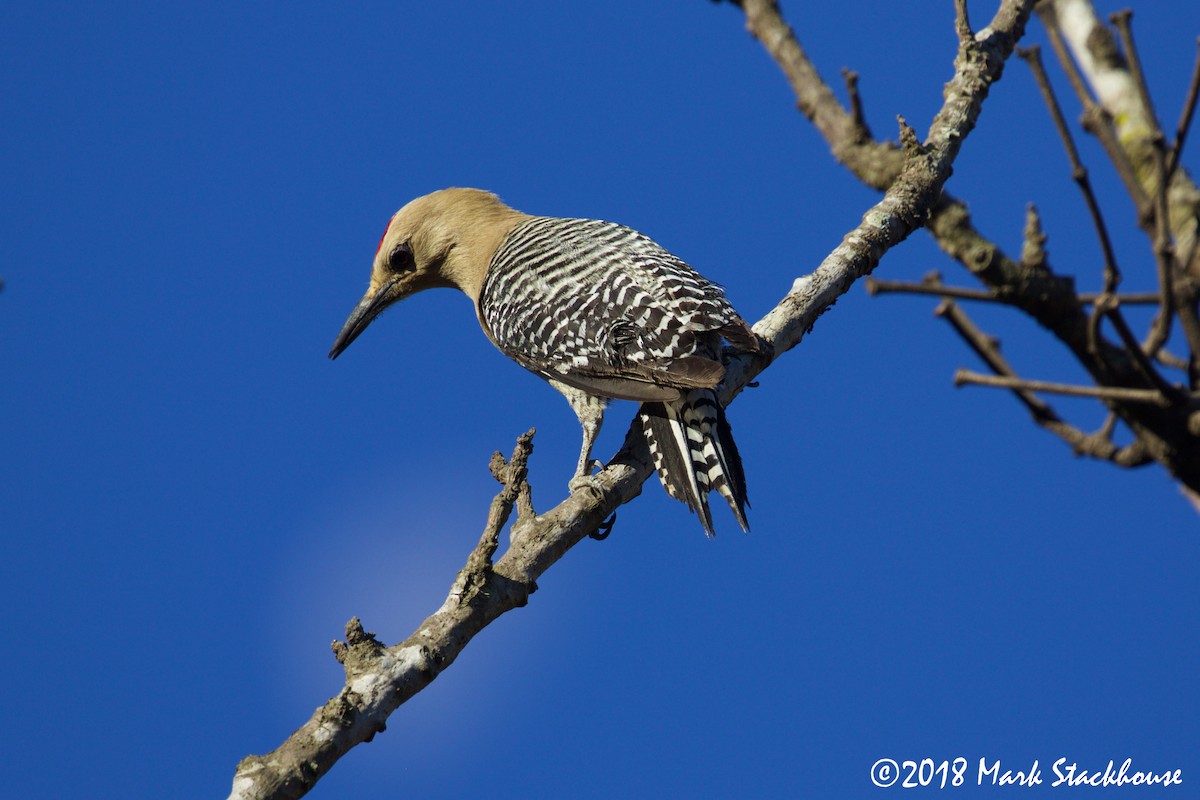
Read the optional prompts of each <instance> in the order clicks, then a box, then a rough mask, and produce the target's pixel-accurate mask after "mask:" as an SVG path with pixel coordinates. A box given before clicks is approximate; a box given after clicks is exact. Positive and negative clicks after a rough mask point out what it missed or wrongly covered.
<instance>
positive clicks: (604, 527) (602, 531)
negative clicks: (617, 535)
mask: <svg viewBox="0 0 1200 800" xmlns="http://www.w3.org/2000/svg"><path fill="white" fill-rule="evenodd" d="M616 524H617V512H615V511H614V512H613V515H612V516H611V517H609V518H608V519H606V520H604V522H601V523H600V526H599V527H598V528H596V530H594V531H592V532H591V533H589V534H588V538H590V539H595V540H596V541H597V542H603V541H604V540H605V539H607V538H608V535H609V534H610V533H612V529H613V525H616Z"/></svg>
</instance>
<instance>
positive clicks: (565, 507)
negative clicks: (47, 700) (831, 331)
mask: <svg viewBox="0 0 1200 800" xmlns="http://www.w3.org/2000/svg"><path fill="white" fill-rule="evenodd" d="M744 5H745V8H746V13H747V16H748V17H749V16H750V14H751V13H752V9H756V10H760V11H761V10H762V9H763V8H764V7H765V6H771V8H772V9H773V8H774V4H773V3H767V2H763V0H757V1H755V0H746V2H745V4H744ZM1032 5H1033V2H1032V0H1004V2H1003V3H1002V5H1001V7H1000V9H999V11H998V12H997V14H996V16H995V18H994V19H993V20H992V22H991V24H990V25H989V26H988V27H987V28H986V29H984V31H983V32H981V33H980V35H979V36H978V37H964V38H962V39H961V40H960V43H959V51H958V57H957V58H956V60H955V74H954V76H953V78H952V79H951V80H950V82H949V83H948V84H947V85H946V93H945V103H944V104H943V106H942V109H941V110H940V111H939V112H938V114H937V116H936V117H935V118H934V120H933V123H932V125H931V126H930V133H929V136H928V137H927V138H926V140H925V142H924V143H923V144H919V145H915V146H912V147H910V148H908V153H907V155H906V157H905V158H904V160H903V163H902V166H901V169H900V170H899V171H898V178H897V179H895V180H894V181H890V183H891V187H890V188H889V189H888V191H887V192H886V193H885V195H884V197H883V199H882V200H880V201H879V203H877V204H876V205H875V206H873V207H872V208H871V209H870V210H868V211H867V212H866V214H864V215H863V220H862V223H861V224H859V225H858V227H856V228H855V229H854V230H852V231H850V232H849V233H848V234H846V236H845V238H844V239H843V241H842V244H841V245H839V246H838V247H837V248H836V249H835V250H834V251H833V252H832V253H830V255H829V256H828V257H826V259H825V260H824V261H823V262H822V263H821V265H820V266H819V267H818V268H817V269H816V271H814V272H813V273H812V274H811V275H807V276H804V277H801V278H798V279H796V281H795V282H794V283H793V285H792V288H791V290H790V291H789V292H788V293H787V295H786V296H785V297H784V298H783V299H782V300H781V301H780V303H779V304H778V305H777V306H776V307H775V308H774V309H773V310H772V311H771V312H770V313H769V314H767V315H766V316H765V317H764V318H763V319H761V320H760V321H759V322H758V323H757V324H756V325H755V326H754V329H755V331H756V332H757V333H758V334H759V335H760V336H762V337H763V338H764V339H765V340H766V341H767V342H768V343H769V344H770V345H772V346H773V348H774V349H773V355H764V356H759V357H749V356H742V357H740V358H738V359H736V360H734V361H733V362H732V363H731V364H730V365H729V369H728V370H727V373H726V379H725V382H724V384H723V386H722V391H721V394H722V399H723V400H724V401H729V400H731V399H732V398H733V397H734V396H735V395H736V394H737V393H738V392H739V391H740V390H741V389H742V388H743V387H745V386H746V384H747V383H749V382H750V381H751V380H753V378H754V376H755V375H757V374H758V373H759V372H761V371H762V370H763V369H765V368H766V367H767V366H769V364H770V363H771V361H772V360H773V358H774V357H777V356H778V355H780V354H782V353H784V352H786V351H787V350H789V349H791V348H792V347H794V346H795V345H796V344H798V343H799V342H800V340H801V339H802V338H803V336H804V334H805V333H806V332H807V331H808V330H809V329H811V327H812V325H813V324H814V323H815V322H816V319H817V317H818V316H819V315H820V314H821V313H823V312H824V311H825V310H826V309H828V308H829V307H830V306H832V305H833V303H834V302H835V301H836V300H837V299H838V298H839V297H840V296H841V295H843V294H845V292H846V291H847V290H848V289H849V288H850V286H851V285H852V284H853V282H854V281H855V280H857V279H858V278H860V277H862V276H863V275H866V274H867V273H869V272H870V271H871V270H872V269H874V268H875V266H876V265H877V264H878V263H879V260H880V258H882V257H883V254H884V253H886V252H887V250H888V249H890V248H891V247H893V246H895V245H896V244H898V243H899V242H901V241H903V240H904V239H905V238H906V237H907V236H908V235H909V234H911V233H912V232H913V231H914V230H916V229H917V228H918V227H920V226H921V225H922V224H923V223H924V221H925V220H926V219H927V216H928V214H929V211H930V209H931V208H932V207H933V206H934V204H935V203H936V202H937V200H938V198H939V196H940V194H941V190H942V186H943V184H944V183H945V181H946V179H947V178H948V177H949V175H950V167H951V164H952V163H953V161H954V159H955V157H956V156H957V154H958V151H959V148H960V147H961V145H962V142H963V140H964V139H965V138H966V136H967V135H968V134H969V133H970V131H971V129H972V128H973V127H974V124H975V120H976V118H977V117H978V115H979V111H980V108H981V106H982V103H983V100H984V98H985V97H986V96H987V92H988V89H989V87H990V86H991V84H992V83H994V82H995V81H996V80H998V79H999V78H1000V75H1001V73H1002V71H1003V66H1004V63H1005V60H1006V59H1007V58H1008V56H1009V55H1010V54H1011V52H1012V50H1013V48H1014V47H1015V45H1016V42H1017V40H1019V39H1020V37H1021V35H1022V33H1023V32H1024V28H1025V24H1026V22H1027V20H1028V18H1029V16H1030V13H1031V10H1032ZM845 119H846V120H848V121H850V127H851V129H853V122H852V120H851V118H850V117H849V116H846V117H845ZM521 453H522V448H521V445H520V443H519V444H518V447H517V451H516V452H514V455H513V459H512V461H511V462H510V463H509V466H508V469H507V471H503V470H500V469H499V468H497V472H503V474H505V478H506V484H505V488H504V489H503V490H502V491H501V496H500V497H499V498H497V501H496V502H494V503H493V513H494V514H495V520H493V514H489V520H491V521H490V522H489V524H488V525H487V526H486V527H485V532H484V535H483V536H482V537H481V539H480V544H479V545H478V546H477V547H476V549H475V551H474V552H473V553H472V554H471V556H470V557H469V558H468V561H467V565H466V566H465V567H464V568H463V570H462V571H461V572H460V573H459V575H458V578H457V579H456V580H455V582H454V585H453V587H452V588H451V591H450V594H449V596H448V597H447V598H446V601H445V602H444V603H443V604H442V607H441V608H439V609H438V610H437V611H436V612H434V614H433V615H432V616H430V617H429V618H428V619H427V620H425V622H424V623H422V624H421V626H420V627H419V628H418V629H417V631H416V632H415V633H413V634H412V636H410V637H409V638H408V639H406V640H405V641H404V642H401V643H400V644H398V645H394V646H392V647H385V646H383V645H382V644H380V643H379V642H378V641H376V640H375V638H374V637H373V636H371V635H370V634H367V633H365V632H364V631H363V629H362V626H361V624H359V623H358V622H357V620H352V621H351V623H350V624H349V625H348V627H347V632H346V636H347V638H346V642H345V643H344V644H342V643H339V644H338V645H336V646H335V648H334V649H335V652H336V654H337V655H338V657H339V660H340V661H341V662H342V663H343V665H344V666H345V668H346V686H345V687H344V688H343V689H342V691H341V692H340V693H339V694H338V695H337V696H336V697H334V698H332V699H331V700H329V701H328V702H327V703H326V704H325V705H324V706H323V707H322V708H320V709H318V710H317V712H316V713H315V714H314V715H313V717H312V718H311V719H310V720H309V721H308V722H307V723H305V724H304V725H303V726H302V727H301V728H300V729H299V730H297V731H296V732H295V733H293V734H292V735H291V736H290V737H288V739H287V740H286V741H285V742H284V743H283V744H282V745H280V747H279V748H277V749H276V750H275V751H273V752H272V753H269V754H267V755H265V756H251V757H249V758H246V759H244V760H243V761H242V762H241V763H240V764H239V765H238V769H237V773H236V775H235V777H234V782H233V791H232V793H231V795H230V797H232V798H296V797H300V796H302V795H303V794H305V793H306V792H307V791H308V789H310V788H311V787H312V786H313V784H315V783H316V781H317V780H318V779H319V778H320V777H321V776H322V775H324V774H325V773H326V772H327V771H328V770H329V769H330V768H331V767H332V765H333V764H334V763H335V762H336V761H337V760H338V759H339V758H340V757H341V756H342V755H344V754H345V753H346V752H348V751H349V749H350V748H351V747H353V746H354V745H356V744H358V743H360V742H363V741H368V740H369V739H370V738H371V737H372V736H374V734H375V733H377V732H379V731H381V730H383V726H384V721H385V720H386V718H387V717H388V715H389V714H390V713H391V712H392V711H394V710H395V709H396V708H397V707H398V706H399V705H400V704H401V703H403V702H404V701H405V700H407V699H408V698H409V697H411V696H412V695H413V694H415V693H416V692H417V691H420V689H422V688H424V687H425V686H426V685H428V684H429V683H430V682H431V681H433V680H434V679H435V678H436V677H437V675H438V674H440V672H441V671H442V670H443V669H445V668H446V667H447V666H449V665H450V664H451V663H452V662H453V661H454V659H455V658H456V657H457V656H458V654H459V653H460V652H461V651H462V649H463V647H465V646H466V644H467V642H469V641H470V639H471V637H473V636H474V635H475V634H476V633H478V632H479V631H480V630H482V629H483V627H485V626H486V625H487V624H489V623H490V622H491V621H492V620H494V619H496V618H497V617H498V616H500V615H501V614H503V613H504V612H506V611H508V610H511V609H512V608H517V607H520V606H522V605H524V604H525V602H526V601H527V598H528V596H529V594H530V593H531V592H533V591H534V590H535V589H536V581H537V578H538V577H539V576H540V575H541V574H542V573H543V572H544V571H545V570H546V569H548V568H549V567H550V566H551V565H553V564H554V562H555V561H557V560H558V559H559V558H561V557H562V556H563V554H565V553H566V552H567V550H568V549H570V548H571V547H572V546H574V545H575V544H577V543H578V542H579V541H580V540H582V539H583V538H584V537H585V536H586V535H587V534H588V533H590V532H592V531H594V530H596V529H597V527H598V526H599V525H600V524H601V522H602V521H603V520H604V519H605V518H606V517H607V516H608V515H609V514H611V513H612V512H613V511H614V510H615V509H616V508H617V507H618V506H620V505H621V504H623V503H625V502H628V501H629V500H631V499H632V498H633V497H635V496H637V494H638V493H640V491H641V486H642V483H643V482H644V481H645V480H646V478H647V477H649V475H650V474H651V471H652V468H651V464H650V459H649V454H648V453H647V449H646V446H645V440H644V438H643V437H642V436H641V435H640V432H639V431H638V430H637V428H636V427H631V430H630V435H628V436H626V440H625V444H624V446H623V447H622V448H621V450H620V451H619V452H618V453H617V455H616V456H615V457H614V458H613V459H612V460H611V461H610V462H609V464H608V465H607V466H606V467H605V468H604V469H603V470H602V471H601V472H600V473H599V475H598V476H596V478H597V480H596V484H597V487H598V488H597V489H596V490H595V491H588V490H581V491H579V492H576V493H573V494H572V495H571V496H570V497H568V498H567V499H566V500H564V501H563V502H562V503H560V504H559V505H558V506H557V507H555V508H554V509H551V510H550V511H548V512H546V513H545V514H542V515H540V516H536V517H535V516H518V519H517V521H516V522H515V523H514V524H513V526H512V531H511V541H510V544H509V547H508V549H507V551H506V552H505V553H504V555H503V556H502V557H501V558H500V559H499V560H497V561H495V562H494V563H492V556H493V554H494V552H495V550H494V548H493V544H492V542H493V538H492V534H493V532H494V531H497V530H498V528H497V526H496V525H495V524H493V523H494V522H495V521H496V520H499V519H500V518H501V517H503V516H506V515H507V514H508V513H509V511H508V510H505V507H506V506H507V507H508V508H509V510H510V509H511V504H512V503H513V502H514V500H517V499H519V498H520V497H521V495H522V491H523V490H522V489H521V488H520V485H519V482H522V481H523V480H524V478H523V469H515V468H513V467H512V464H514V463H518V462H519V460H520V459H521V458H522V457H523V456H522V455H521ZM527 456H528V452H525V454H524V457H527ZM494 463H495V462H494ZM514 481H516V482H518V485H517V488H516V489H515V490H514V489H513V482H514ZM497 503H498V504H499V505H497Z"/></svg>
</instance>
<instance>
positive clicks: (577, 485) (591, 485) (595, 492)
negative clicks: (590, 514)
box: [567, 475, 604, 500]
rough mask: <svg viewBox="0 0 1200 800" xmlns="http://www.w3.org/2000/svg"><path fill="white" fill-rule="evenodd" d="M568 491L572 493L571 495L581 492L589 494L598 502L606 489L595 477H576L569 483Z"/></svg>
mask: <svg viewBox="0 0 1200 800" xmlns="http://www.w3.org/2000/svg"><path fill="white" fill-rule="evenodd" d="M567 489H569V490H570V491H571V494H575V493H576V492H579V491H585V492H588V493H590V494H591V495H592V496H593V497H595V498H596V499H597V500H598V499H600V497H601V496H603V494H604V489H603V487H601V486H600V479H599V478H597V477H596V476H595V475H576V476H575V477H574V478H571V480H569V481H567Z"/></svg>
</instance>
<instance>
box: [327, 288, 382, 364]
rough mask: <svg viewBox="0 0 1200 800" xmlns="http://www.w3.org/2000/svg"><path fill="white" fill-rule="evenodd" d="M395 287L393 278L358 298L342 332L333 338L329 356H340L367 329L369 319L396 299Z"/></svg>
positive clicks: (373, 317) (369, 322)
mask: <svg viewBox="0 0 1200 800" xmlns="http://www.w3.org/2000/svg"><path fill="white" fill-rule="evenodd" d="M395 288H396V279H394V278H393V279H392V280H390V281H388V282H387V283H385V284H383V285H382V286H380V287H379V288H378V289H376V290H375V291H373V292H372V291H368V292H367V293H366V294H365V295H363V298H362V300H359V301H358V305H356V306H355V307H354V310H353V311H351V312H350V318H349V319H347V320H346V324H345V325H343V326H342V332H341V333H339V334H338V337H337V339H335V340H334V342H333V347H332V348H330V350H329V357H330V358H337V357H338V356H340V355H341V354H342V351H343V350H345V349H346V348H347V347H349V346H350V343H351V342H353V341H354V340H355V339H357V338H358V335H359V334H360V333H362V332H363V331H365V330H366V329H367V326H368V325H370V324H371V321H372V320H373V319H375V318H376V317H377V316H379V312H380V311H383V310H384V309H385V308H387V307H388V306H389V305H391V304H392V301H394V300H395V299H396V297H395V294H396V293H395Z"/></svg>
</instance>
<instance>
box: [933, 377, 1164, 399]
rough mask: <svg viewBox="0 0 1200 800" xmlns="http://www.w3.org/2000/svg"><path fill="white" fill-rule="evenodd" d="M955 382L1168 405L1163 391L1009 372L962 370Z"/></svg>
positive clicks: (957, 384) (961, 384)
mask: <svg viewBox="0 0 1200 800" xmlns="http://www.w3.org/2000/svg"><path fill="white" fill-rule="evenodd" d="M954 385H955V386H966V385H974V386H998V387H1000V388H1003V389H1023V390H1025V391H1030V392H1045V393H1046V394H1061V395H1066V396H1068V397H1092V398H1095V399H1097V400H1113V401H1116V402H1119V403H1146V404H1148V405H1153V406H1166V405H1167V400H1166V399H1165V398H1164V397H1163V396H1162V394H1161V393H1160V392H1157V391H1155V390H1153V389H1124V388H1120V387H1115V386H1076V385H1074V384H1069V383H1054V382H1051V381H1031V380H1025V379H1024V378H1013V377H1009V376H1007V375H984V374H982V373H980V372H972V371H971V370H969V369H959V370H958V371H957V372H955V373H954Z"/></svg>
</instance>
